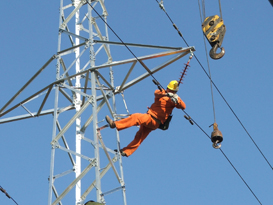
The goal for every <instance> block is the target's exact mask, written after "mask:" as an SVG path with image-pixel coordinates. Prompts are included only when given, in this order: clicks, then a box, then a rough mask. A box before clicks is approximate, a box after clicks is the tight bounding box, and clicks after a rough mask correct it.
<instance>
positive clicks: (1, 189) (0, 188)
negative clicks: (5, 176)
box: [0, 186, 18, 205]
mask: <svg viewBox="0 0 273 205" xmlns="http://www.w3.org/2000/svg"><path fill="white" fill-rule="evenodd" d="M0 191H2V192H3V193H4V194H5V195H6V196H7V197H8V198H9V199H11V200H12V201H13V202H14V203H15V204H17V205H18V203H17V202H16V201H15V200H14V199H13V198H12V197H11V196H10V195H9V194H8V193H7V192H6V190H5V189H3V187H2V186H0Z"/></svg>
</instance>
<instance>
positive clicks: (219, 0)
mask: <svg viewBox="0 0 273 205" xmlns="http://www.w3.org/2000/svg"><path fill="white" fill-rule="evenodd" d="M218 2H219V10H220V16H221V19H223V15H222V8H221V0H218Z"/></svg>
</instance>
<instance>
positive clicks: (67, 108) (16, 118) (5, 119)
mask: <svg viewBox="0 0 273 205" xmlns="http://www.w3.org/2000/svg"><path fill="white" fill-rule="evenodd" d="M72 109H75V108H74V107H73V106H68V107H65V108H61V109H59V110H58V111H57V112H58V113H61V112H64V111H67V110H72ZM53 113H54V109H49V110H45V111H42V112H41V113H40V115H39V116H42V115H48V114H53ZM32 114H33V115H34V117H38V116H37V113H36V112H34V113H32ZM28 118H32V116H30V115H29V114H25V115H18V116H14V117H8V118H3V119H0V124H4V123H7V122H13V121H17V120H24V119H28Z"/></svg>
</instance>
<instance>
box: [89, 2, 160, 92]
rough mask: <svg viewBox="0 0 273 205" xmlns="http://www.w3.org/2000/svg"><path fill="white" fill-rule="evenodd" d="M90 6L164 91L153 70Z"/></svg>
mask: <svg viewBox="0 0 273 205" xmlns="http://www.w3.org/2000/svg"><path fill="white" fill-rule="evenodd" d="M87 3H88V5H89V6H90V7H91V8H92V9H93V10H94V11H95V12H96V14H97V15H98V16H99V17H100V19H101V20H102V21H103V22H104V23H105V25H107V27H108V28H109V29H110V30H111V31H112V32H113V33H114V34H115V36H116V37H117V38H118V39H119V40H120V42H121V43H122V44H123V45H124V46H125V47H126V48H127V49H128V51H129V52H130V53H131V54H132V55H133V56H134V57H135V59H136V60H137V61H138V62H139V63H140V64H141V65H142V66H143V67H144V68H145V70H146V71H147V72H148V73H149V74H150V75H151V77H152V78H153V79H154V80H155V81H156V83H157V85H158V86H160V87H161V88H162V89H164V88H163V86H162V85H161V84H160V83H159V82H158V81H157V80H156V78H155V77H154V76H153V73H152V72H151V70H150V69H149V68H148V67H147V66H146V65H145V64H144V63H143V62H142V61H141V60H139V59H138V57H137V56H136V55H135V54H134V53H133V51H132V50H131V49H130V48H129V47H128V46H127V45H126V44H125V43H124V41H123V40H122V39H121V38H120V37H119V36H118V34H117V33H116V32H115V31H114V30H113V29H112V28H111V26H110V25H109V24H108V23H107V22H106V21H105V20H104V19H103V18H102V16H101V15H100V14H99V13H98V12H97V10H96V9H95V8H94V7H93V6H92V5H91V3H89V2H88V1H87Z"/></svg>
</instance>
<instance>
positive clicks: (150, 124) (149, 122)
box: [122, 114, 159, 156]
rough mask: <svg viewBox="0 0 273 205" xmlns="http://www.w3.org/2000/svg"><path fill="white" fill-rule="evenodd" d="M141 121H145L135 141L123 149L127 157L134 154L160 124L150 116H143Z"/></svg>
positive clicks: (142, 122)
mask: <svg viewBox="0 0 273 205" xmlns="http://www.w3.org/2000/svg"><path fill="white" fill-rule="evenodd" d="M139 119H141V120H144V121H141V125H140V128H139V130H138V132H137V133H136V135H135V138H134V140H133V141H132V142H131V143H130V144H129V145H128V146H127V147H124V148H123V149H122V151H123V152H124V153H125V154H126V155H127V156H130V155H131V154H133V153H134V152H135V151H136V150H137V148H138V147H139V146H140V144H141V143H142V142H143V141H144V140H145V138H146V137H147V136H148V135H149V133H150V132H151V131H153V130H155V129H156V128H158V126H159V124H157V122H156V121H155V120H154V119H153V118H152V117H151V116H150V115H149V114H145V116H142V117H141V118H139Z"/></svg>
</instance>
